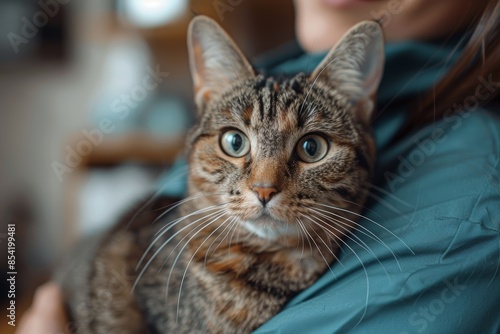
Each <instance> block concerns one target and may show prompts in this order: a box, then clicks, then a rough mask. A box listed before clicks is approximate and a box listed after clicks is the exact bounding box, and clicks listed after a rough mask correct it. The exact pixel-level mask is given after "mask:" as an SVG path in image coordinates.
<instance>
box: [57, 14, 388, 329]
mask: <svg viewBox="0 0 500 334" xmlns="http://www.w3.org/2000/svg"><path fill="white" fill-rule="evenodd" d="M188 46H189V55H190V66H191V70H192V75H193V81H194V90H195V98H196V104H197V107H198V122H197V124H196V125H195V126H194V128H193V129H192V131H191V132H190V134H189V135H188V139H187V157H188V159H189V176H188V197H186V198H185V199H184V200H182V201H180V202H177V203H174V200H172V199H169V198H166V197H159V198H155V199H154V200H150V201H149V202H148V203H146V204H145V205H143V206H142V207H141V208H140V209H141V210H139V211H137V210H133V211H131V212H132V213H133V214H131V215H128V216H126V217H125V219H123V220H122V222H121V223H119V224H118V225H117V226H115V227H114V228H113V229H112V230H111V231H109V232H108V233H107V234H105V235H103V236H102V237H101V238H100V239H99V240H93V241H92V242H91V243H93V244H94V246H92V245H89V244H87V245H86V247H87V248H92V249H93V251H92V252H88V251H85V252H84V251H81V252H78V256H83V257H85V258H86V259H80V260H76V258H75V257H71V258H70V261H69V265H70V268H69V269H67V270H66V271H65V272H64V273H63V274H61V275H60V276H59V280H60V281H61V282H62V283H61V284H62V285H63V288H64V291H65V295H66V298H67V301H68V306H69V312H70V314H71V317H72V319H73V321H72V323H71V326H70V327H71V330H72V331H73V332H76V333H148V332H149V333H208V332H209V333H248V332H251V331H252V330H254V329H256V328H257V327H259V326H260V325H261V324H263V323H264V322H265V321H267V320H268V319H270V318H271V317H272V316H273V315H274V314H276V313H277V312H279V311H280V309H281V308H282V307H283V306H284V304H285V303H286V302H287V301H288V300H289V299H290V298H291V297H292V296H294V295H295V294H297V292H299V291H301V290H303V289H305V288H307V287H308V286H310V285H311V284H312V283H313V282H314V281H315V280H316V279H317V278H318V277H319V276H320V275H322V274H323V273H324V272H325V271H327V270H328V268H329V265H330V264H331V263H332V262H333V261H334V260H335V258H336V252H337V251H338V249H339V245H340V244H342V238H343V237H344V236H345V235H346V234H348V233H349V232H350V231H351V229H352V228H354V227H355V226H356V222H355V220H356V218H357V217H358V213H359V211H360V209H361V208H362V205H363V203H364V200H365V194H366V193H367V189H368V187H369V180H370V177H371V174H372V172H373V167H374V160H375V146H374V140H373V137H372V135H371V131H370V126H369V123H370V117H371V114H372V112H373V109H374V102H375V101H374V99H375V94H376V90H377V88H378V84H379V81H380V78H381V75H382V69H383V62H384V56H383V34H382V31H381V28H380V27H379V25H378V24H377V23H374V22H362V23H360V24H358V25H356V26H355V27H354V28H352V29H351V30H350V31H349V32H348V33H347V34H346V36H345V37H344V38H343V39H342V40H341V41H340V42H339V43H338V45H337V46H336V47H334V48H333V49H332V50H331V51H330V53H328V55H327V56H326V57H325V59H324V60H323V62H322V63H321V64H320V65H319V66H318V67H317V68H316V69H315V70H314V71H313V72H312V74H311V75H306V74H304V73H299V74H297V75H294V76H291V77H287V78H281V79H279V80H278V79H275V78H273V77H268V76H264V75H262V74H258V73H256V72H255V71H254V69H253V68H252V67H251V66H250V64H249V62H248V61H247V60H246V59H245V58H244V56H243V55H242V53H241V52H240V50H239V49H238V48H237V47H236V45H235V44H234V42H233V41H232V40H231V39H230V38H229V37H228V36H227V35H226V33H225V32H224V31H223V30H222V29H221V28H220V27H219V26H218V25H217V24H216V23H215V22H214V21H213V20H211V19H209V18H206V17H201V16H200V17H196V18H195V19H194V20H193V21H192V22H191V25H190V27H189V34H188Z"/></svg>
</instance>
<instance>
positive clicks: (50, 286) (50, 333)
mask: <svg viewBox="0 0 500 334" xmlns="http://www.w3.org/2000/svg"><path fill="white" fill-rule="evenodd" d="M63 305H64V304H63V297H62V292H61V289H60V288H59V286H58V285H57V284H55V283H52V282H49V283H45V284H44V285H42V286H40V287H39V288H38V289H37V290H36V292H35V296H34V298H33V305H31V307H30V308H29V309H28V310H27V311H26V313H24V315H23V317H22V319H21V322H20V323H19V327H18V329H17V331H16V334H69V332H67V331H66V328H65V327H66V324H67V323H68V318H67V316H66V312H65V310H64V306H63Z"/></svg>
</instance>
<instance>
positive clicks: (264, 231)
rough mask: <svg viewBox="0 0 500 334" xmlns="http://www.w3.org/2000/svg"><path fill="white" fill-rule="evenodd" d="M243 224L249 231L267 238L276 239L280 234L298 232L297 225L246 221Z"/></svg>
mask: <svg viewBox="0 0 500 334" xmlns="http://www.w3.org/2000/svg"><path fill="white" fill-rule="evenodd" d="M243 226H244V227H245V228H246V229H247V230H248V231H249V232H251V233H253V234H255V235H257V236H259V237H261V238H262V239H267V240H276V239H278V237H279V236H287V235H291V234H297V227H296V226H295V225H287V226H282V225H280V226H270V224H269V225H267V224H262V223H259V224H256V223H255V222H250V221H244V222H243Z"/></svg>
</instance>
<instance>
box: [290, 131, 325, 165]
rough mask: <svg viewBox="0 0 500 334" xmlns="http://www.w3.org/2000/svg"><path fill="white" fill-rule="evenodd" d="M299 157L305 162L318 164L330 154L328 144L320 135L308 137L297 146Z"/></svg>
mask: <svg viewBox="0 0 500 334" xmlns="http://www.w3.org/2000/svg"><path fill="white" fill-rule="evenodd" d="M296 150H297V155H298V156H299V158H300V159H301V160H302V161H304V162H309V163H312V162H317V161H320V160H321V159H323V158H324V157H325V155H326V153H328V142H327V141H326V139H325V138H323V137H321V136H320V135H307V136H305V137H303V138H302V139H301V140H299V142H298V144H297V149H296Z"/></svg>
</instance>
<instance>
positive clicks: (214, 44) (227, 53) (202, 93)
mask: <svg viewBox="0 0 500 334" xmlns="http://www.w3.org/2000/svg"><path fill="white" fill-rule="evenodd" d="M188 50H189V65H190V67H191V75H192V77H193V82H194V92H195V101H196V103H197V105H198V106H201V105H202V104H203V103H205V102H207V101H208V100H210V98H213V97H214V96H217V95H219V94H221V93H222V92H223V91H224V90H227V88H228V87H229V86H231V85H233V84H235V83H237V82H240V81H242V80H245V79H247V78H250V77H252V76H254V75H255V73H254V70H253V69H252V66H251V65H250V63H249V62H248V61H247V60H246V58H245V56H243V54H242V53H241V51H240V49H238V47H237V46H236V44H235V43H234V42H233V40H232V39H231V37H229V36H228V35H227V34H226V33H225V31H224V30H223V29H222V28H221V27H220V26H219V25H218V24H217V23H216V22H215V21H214V20H212V19H210V18H208V17H206V16H197V17H195V18H194V19H193V20H192V21H191V24H190V25H189V30H188Z"/></svg>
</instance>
